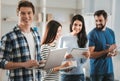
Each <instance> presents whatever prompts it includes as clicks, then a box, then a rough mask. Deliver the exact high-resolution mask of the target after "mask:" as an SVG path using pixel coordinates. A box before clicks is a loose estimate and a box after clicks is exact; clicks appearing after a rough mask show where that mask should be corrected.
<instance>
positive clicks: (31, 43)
mask: <svg viewBox="0 0 120 81" xmlns="http://www.w3.org/2000/svg"><path fill="white" fill-rule="evenodd" d="M22 33H23V34H24V36H25V38H26V40H27V42H28V46H29V50H30V55H31V60H35V59H36V58H35V55H36V51H35V50H36V48H35V40H34V37H33V34H32V32H30V33H24V32H22ZM35 71H36V70H35V69H33V78H34V81H35Z"/></svg>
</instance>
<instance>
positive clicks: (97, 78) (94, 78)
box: [90, 73, 114, 81]
mask: <svg viewBox="0 0 120 81" xmlns="http://www.w3.org/2000/svg"><path fill="white" fill-rule="evenodd" d="M90 81H114V74H113V73H111V74H103V75H90Z"/></svg>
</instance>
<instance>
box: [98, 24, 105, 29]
mask: <svg viewBox="0 0 120 81" xmlns="http://www.w3.org/2000/svg"><path fill="white" fill-rule="evenodd" d="M104 27H105V25H102V24H100V25H97V24H96V28H97V29H98V30H102V29H103V28H104Z"/></svg>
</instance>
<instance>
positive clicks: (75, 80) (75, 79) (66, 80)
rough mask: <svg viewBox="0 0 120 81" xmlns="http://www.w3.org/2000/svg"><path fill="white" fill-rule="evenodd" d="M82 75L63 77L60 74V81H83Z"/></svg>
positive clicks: (63, 75)
mask: <svg viewBox="0 0 120 81" xmlns="http://www.w3.org/2000/svg"><path fill="white" fill-rule="evenodd" d="M84 79H85V78H84V74H78V75H65V74H62V75H61V78H60V81H84Z"/></svg>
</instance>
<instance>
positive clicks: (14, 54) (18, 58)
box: [0, 26, 41, 81]
mask: <svg viewBox="0 0 120 81" xmlns="http://www.w3.org/2000/svg"><path fill="white" fill-rule="evenodd" d="M31 30H32V32H33V37H34V40H35V46H36V59H37V61H40V60H41V57H40V36H39V34H38V32H36V31H35V30H33V29H32V28H31ZM0 51H1V54H0V68H3V69H4V68H5V64H6V63H7V62H8V61H11V62H26V61H28V60H31V56H30V50H29V46H28V43H27V40H26V38H25V37H24V35H23V34H22V33H21V31H20V29H19V27H18V26H16V27H15V28H14V29H13V31H12V32H10V33H8V34H6V35H4V36H3V37H2V39H1V49H0ZM9 76H10V81H33V70H31V69H25V68H18V69H13V70H10V74H9ZM40 76H41V74H40V71H38V70H37V71H36V81H40V78H41V77H40Z"/></svg>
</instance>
